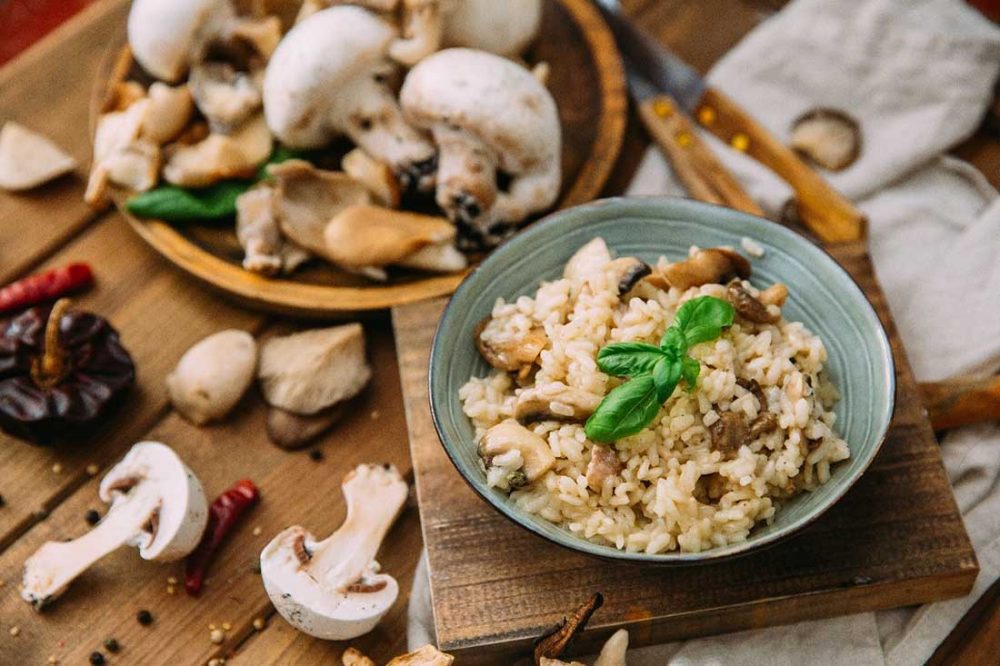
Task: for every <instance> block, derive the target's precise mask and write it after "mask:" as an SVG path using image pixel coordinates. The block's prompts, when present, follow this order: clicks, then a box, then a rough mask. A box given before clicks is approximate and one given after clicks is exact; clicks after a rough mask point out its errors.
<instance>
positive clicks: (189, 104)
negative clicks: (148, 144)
mask: <svg viewBox="0 0 1000 666" xmlns="http://www.w3.org/2000/svg"><path fill="white" fill-rule="evenodd" d="M193 113H194V100H193V99H192V97H191V90H190V88H188V87H187V86H186V85H184V86H178V87H176V88H172V87H170V86H168V85H166V84H165V83H160V82H159V81H156V82H154V83H153V85H151V86H149V106H148V108H147V109H146V114H145V117H144V118H143V119H142V129H141V131H140V133H141V135H142V137H143V138H146V139H149V140H150V141H152V142H153V143H155V144H156V145H158V146H162V145H164V144H165V143H167V142H169V141H171V140H172V139H175V138H176V137H177V136H178V135H179V134H180V133H181V132H182V131H184V128H185V127H186V126H187V124H188V122H189V121H190V120H191V115H192V114H193Z"/></svg>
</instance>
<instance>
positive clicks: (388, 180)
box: [340, 148, 400, 208]
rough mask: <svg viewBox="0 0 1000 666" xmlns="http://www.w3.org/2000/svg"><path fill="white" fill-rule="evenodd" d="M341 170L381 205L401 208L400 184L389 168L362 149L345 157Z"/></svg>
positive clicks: (341, 162) (341, 163) (356, 149)
mask: <svg viewBox="0 0 1000 666" xmlns="http://www.w3.org/2000/svg"><path fill="white" fill-rule="evenodd" d="M340 168H341V169H343V170H344V173H346V174H347V175H348V176H350V177H351V178H353V179H354V180H356V181H357V182H359V183H361V184H362V185H364V186H365V188H366V189H367V190H368V191H369V192H370V193H371V194H372V196H373V197H375V200H376V201H377V202H378V203H379V204H380V205H382V206H385V207H386V208H399V198H400V191H399V182H398V181H397V180H396V177H395V176H394V175H393V173H392V169H390V168H389V167H388V166H386V165H385V164H382V163H381V162H379V161H378V160H376V159H374V158H372V157H371V156H370V155H369V154H368V153H366V152H365V151H363V150H361V149H360V148H355V149H354V150H352V151H351V152H349V153H347V154H346V155H344V159H342V160H341V161H340Z"/></svg>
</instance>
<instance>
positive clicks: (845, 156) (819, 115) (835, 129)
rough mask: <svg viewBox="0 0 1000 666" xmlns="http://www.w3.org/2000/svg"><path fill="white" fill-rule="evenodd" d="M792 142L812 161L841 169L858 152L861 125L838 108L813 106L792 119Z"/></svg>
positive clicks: (858, 153) (853, 158)
mask: <svg viewBox="0 0 1000 666" xmlns="http://www.w3.org/2000/svg"><path fill="white" fill-rule="evenodd" d="M791 145H792V148H793V149H794V150H795V151H796V152H797V153H799V154H800V155H803V156H805V157H806V158H808V159H809V160H811V161H812V162H813V163H814V164H817V165H819V166H821V167H823V168H824V169H829V170H830V171H842V170H844V169H846V168H847V167H849V166H851V165H852V164H854V162H855V160H857V159H858V155H860V154H861V126H860V125H859V124H858V121H856V120H855V119H854V118H852V117H851V116H849V115H847V114H846V113H844V112H843V111H840V110H838V109H827V108H819V109H812V110H810V111H807V112H805V113H804V114H802V115H801V116H799V117H798V118H796V119H795V120H794V121H793V122H792V137H791Z"/></svg>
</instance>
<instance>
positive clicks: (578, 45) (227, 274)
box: [91, 0, 628, 316]
mask: <svg viewBox="0 0 1000 666" xmlns="http://www.w3.org/2000/svg"><path fill="white" fill-rule="evenodd" d="M122 33H123V34H122V40H121V42H120V43H119V44H117V45H115V46H114V47H113V48H112V49H111V50H110V51H109V54H108V56H107V57H106V58H105V62H104V65H103V66H102V68H101V71H100V73H99V75H98V78H97V84H96V87H95V91H94V96H93V100H92V104H91V124H92V125H93V124H94V123H95V121H96V118H97V115H98V113H99V112H100V108H101V106H102V104H103V100H104V99H105V95H106V90H107V84H108V81H109V80H110V78H111V76H112V72H113V71H114V69H115V64H116V61H117V60H118V59H119V58H118V56H119V54H120V52H121V43H123V42H124V26H123V29H122ZM541 35H543V37H542V38H541V39H539V40H538V42H537V43H536V44H535V45H534V46H533V47H532V48H531V50H530V51H529V53H528V58H527V59H528V61H529V62H532V63H535V62H542V61H544V62H547V63H548V64H549V67H550V76H549V83H548V86H549V89H550V90H551V91H552V94H553V96H554V97H555V99H556V104H557V105H558V107H559V116H560V120H561V122H562V130H563V154H562V168H563V187H562V192H561V193H560V198H559V202H558V204H557V208H560V209H561V208H567V207H570V206H574V205H577V204H580V203H584V202H587V201H590V200H592V199H595V198H597V196H598V195H599V194H600V192H601V189H602V187H603V186H604V184H605V182H606V181H607V178H608V175H609V174H610V172H611V169H612V167H613V166H614V163H615V160H616V158H617V157H618V152H619V150H620V148H621V144H622V138H623V135H624V131H625V123H626V112H627V108H628V103H627V97H626V92H625V80H624V73H623V71H622V65H621V60H620V58H619V56H618V51H617V49H616V47H615V43H614V39H613V37H612V35H611V33H610V32H609V30H608V27H607V25H606V24H605V23H604V21H603V19H602V18H601V17H600V15H599V13H598V12H597V11H596V10H595V9H594V7H593V6H592V5H591V3H590V2H589V0H546V3H545V8H544V13H543V19H542V29H541ZM126 199H127V195H125V194H121V195H119V196H116V197H115V202H116V204H117V205H118V208H119V210H121V212H122V215H124V217H125V219H126V220H128V222H129V224H130V225H131V226H132V228H133V229H135V231H136V232H137V233H138V234H139V235H140V236H141V237H142V238H143V239H144V240H145V241H146V242H147V243H149V244H150V245H151V246H152V247H153V248H154V249H155V250H156V251H157V252H159V253H160V254H162V255H163V256H164V257H166V258H167V259H168V260H170V261H171V262H173V263H174V264H175V265H177V266H178V267H179V268H181V269H182V270H183V271H185V272H187V273H188V274H190V275H192V276H194V277H195V278H197V279H198V280H200V281H202V282H204V283H206V284H208V285H210V286H212V287H214V288H216V289H218V290H221V291H222V292H223V293H225V294H227V295H228V296H230V297H231V298H233V299H235V300H237V301H239V302H241V303H243V304H245V305H248V306H251V307H255V308H258V309H262V310H267V311H271V312H279V313H283V314H293V315H300V316H329V315H337V314H339V315H343V314H345V313H355V312H363V311H369V310H379V309H384V308H389V307H392V306H394V305H401V304H403V303H411V302H414V301H419V300H422V299H426V298H432V297H435V296H443V295H446V294H450V293H451V292H452V291H454V290H455V288H456V287H457V286H458V284H459V283H460V282H461V281H462V278H464V277H465V273H459V274H453V275H429V274H426V273H417V272H399V273H394V275H393V277H392V278H391V280H390V282H388V283H386V284H377V283H372V282H370V281H368V280H366V279H365V278H362V277H359V276H357V275H351V274H348V273H344V272H342V271H339V270H337V269H336V268H335V267H333V266H330V265H329V264H325V263H323V262H312V263H311V264H310V265H309V266H308V267H306V268H304V269H302V270H300V271H298V272H296V273H295V274H294V275H292V276H289V277H287V278H275V279H271V278H265V277H262V276H259V275H256V274H254V273H251V272H249V271H245V270H243V268H242V266H241V261H242V257H243V251H242V248H240V246H239V244H238V243H237V241H236V234H235V231H234V229H233V226H232V225H228V224H227V225H213V224H191V225H170V224H166V223H164V222H161V221H157V220H143V219H140V218H137V217H135V216H133V215H131V214H129V213H128V212H127V211H126V210H125V209H124V206H123V205H122V204H123V203H124V201H125V200H126Z"/></svg>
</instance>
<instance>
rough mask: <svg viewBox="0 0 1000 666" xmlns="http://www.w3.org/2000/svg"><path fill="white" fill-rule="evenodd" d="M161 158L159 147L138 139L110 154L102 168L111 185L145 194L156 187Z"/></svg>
mask: <svg viewBox="0 0 1000 666" xmlns="http://www.w3.org/2000/svg"><path fill="white" fill-rule="evenodd" d="M161 158H162V156H161V154H160V149H159V147H157V146H156V145H155V144H153V143H151V142H149V141H145V140H142V139H140V140H138V141H133V142H132V143H130V144H128V145H127V146H125V147H123V148H122V149H120V150H118V151H116V152H114V153H113V154H111V155H110V156H109V157H108V158H107V159H106V160H104V162H103V164H102V168H103V169H105V171H106V173H107V177H108V180H109V181H111V182H112V183H115V184H116V185H121V186H122V187H125V188H128V189H130V190H132V191H134V192H146V191H147V190H151V189H153V188H154V187H156V183H157V181H158V180H159V175H160V161H161Z"/></svg>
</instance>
